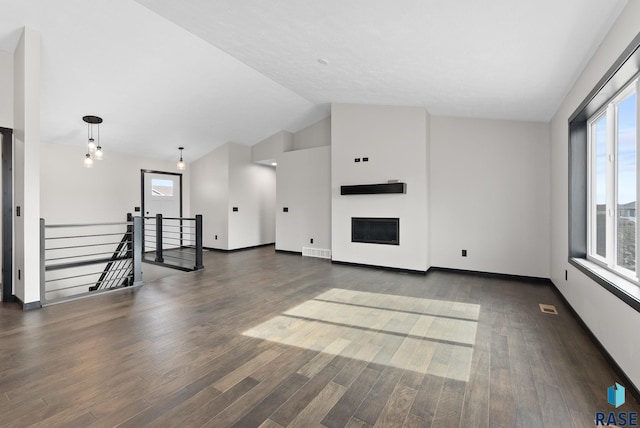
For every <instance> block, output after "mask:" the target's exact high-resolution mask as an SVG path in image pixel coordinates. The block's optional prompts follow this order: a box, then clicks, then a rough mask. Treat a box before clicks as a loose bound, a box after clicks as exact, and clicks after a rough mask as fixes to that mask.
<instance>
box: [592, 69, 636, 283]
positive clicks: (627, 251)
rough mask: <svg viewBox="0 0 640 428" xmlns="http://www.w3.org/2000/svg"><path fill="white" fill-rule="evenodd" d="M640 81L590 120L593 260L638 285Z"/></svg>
mask: <svg viewBox="0 0 640 428" xmlns="http://www.w3.org/2000/svg"><path fill="white" fill-rule="evenodd" d="M637 86H638V80H637V79H636V80H634V81H632V82H631V83H630V84H628V85H627V86H626V87H624V88H623V89H622V90H621V91H620V92H619V93H618V94H617V95H616V96H615V97H614V98H612V99H611V100H610V101H609V102H608V103H606V104H605V105H604V106H603V107H602V108H601V109H600V110H599V111H598V112H597V113H596V114H594V115H593V116H592V117H591V118H590V119H589V120H588V124H587V128H588V146H589V149H588V157H589V166H588V177H589V179H588V186H589V190H588V198H587V199H588V206H589V210H588V229H587V230H588V232H587V240H588V258H589V259H591V260H592V261H594V262H597V263H598V264H600V265H601V266H604V267H606V268H607V269H609V270H610V271H612V272H615V273H617V274H619V275H621V276H624V277H625V278H626V279H630V280H632V281H634V282H636V283H638V272H640V269H638V262H639V261H640V260H638V259H637V258H636V242H637V241H638V232H640V229H639V228H637V227H636V221H637V216H636V209H637V201H638V192H637V190H638V185H637V183H638V177H639V175H640V174H639V173H638V161H637V157H638V132H637V129H636V122H637V115H638V111H639V109H638V97H637V96H636V93H637Z"/></svg>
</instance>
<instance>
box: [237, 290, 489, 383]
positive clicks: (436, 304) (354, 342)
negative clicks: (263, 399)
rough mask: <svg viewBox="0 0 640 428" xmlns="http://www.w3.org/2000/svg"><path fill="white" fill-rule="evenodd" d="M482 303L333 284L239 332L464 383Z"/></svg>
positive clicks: (468, 369) (468, 370) (467, 374)
mask: <svg viewBox="0 0 640 428" xmlns="http://www.w3.org/2000/svg"><path fill="white" fill-rule="evenodd" d="M479 314H480V305H474V304H468V303H459V302H451V301H447V300H432V299H421V298H416V297H405V296H396V295H391V294H379V293H369V292H362V291H354V290H343V289H337V288H333V289H331V290H329V291H327V292H325V293H323V294H321V295H319V296H317V297H316V298H315V299H312V300H308V301H306V302H304V303H302V304H301V305H298V306H296V307H294V308H292V309H289V310H288V311H286V312H284V313H283V314H282V315H279V316H276V317H274V318H272V319H270V320H268V321H266V322H264V323H262V324H260V325H258V326H256V327H253V328H251V329H249V330H247V331H245V332H244V333H243V334H244V335H246V336H251V337H255V338H260V339H265V340H269V341H273V342H278V343H282V344H286V345H291V346H296V347H301V348H305V349H311V350H314V351H320V352H323V353H327V354H331V355H339V356H342V357H347V358H355V359H359V360H363V361H367V362H374V363H377V364H384V365H388V366H393V367H398V368H401V369H405V370H412V371H416V372H420V373H425V374H432V375H436V376H441V377H447V378H451V379H456V380H462V381H465V382H466V381H467V380H468V379H469V372H470V366H471V356H472V354H473V345H474V343H475V338H476V329H477V325H478V316H479Z"/></svg>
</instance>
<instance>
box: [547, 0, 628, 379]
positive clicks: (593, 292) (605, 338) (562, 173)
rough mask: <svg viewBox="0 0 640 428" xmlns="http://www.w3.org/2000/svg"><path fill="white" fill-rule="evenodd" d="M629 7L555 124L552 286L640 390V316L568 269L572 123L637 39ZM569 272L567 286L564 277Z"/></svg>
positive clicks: (568, 98)
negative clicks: (593, 92) (569, 136)
mask: <svg viewBox="0 0 640 428" xmlns="http://www.w3.org/2000/svg"><path fill="white" fill-rule="evenodd" d="M638 28H640V2H629V3H627V6H626V8H625V10H624V11H623V12H622V13H621V14H620V16H619V18H618V20H617V21H616V23H615V24H614V25H613V27H612V29H611V30H610V32H609V34H608V35H607V37H606V38H605V39H604V41H603V42H602V44H601V45H600V47H599V48H598V50H597V51H596V53H595V54H594V56H593V58H592V59H591V61H590V62H589V63H588V65H587V66H586V68H585V70H584V71H583V73H582V75H581V76H580V77H579V78H578V80H577V81H576V83H575V85H574V86H573V88H572V89H571V91H570V92H569V93H568V95H567V96H566V98H565V99H564V101H563V103H562V105H561V106H560V108H559V109H558V111H557V112H556V114H555V116H554V117H553V120H552V122H551V280H552V281H553V283H554V284H555V285H556V286H557V287H558V289H559V290H560V292H561V293H562V294H563V295H564V297H565V298H566V299H567V300H568V301H569V303H570V304H571V306H572V307H573V308H574V310H575V311H576V312H577V313H578V315H580V317H581V318H582V319H583V320H584V322H585V323H586V324H587V326H588V327H589V329H590V330H591V331H592V332H593V333H594V334H595V335H596V337H597V338H598V340H599V341H600V342H601V343H602V344H603V345H604V347H605V348H606V349H607V351H608V352H609V353H610V354H611V356H612V357H613V358H614V359H615V360H616V362H617V363H618V364H619V365H620V367H622V369H623V370H624V371H625V373H626V374H627V375H628V376H629V378H630V379H631V381H632V382H633V383H634V384H635V385H636V388H640V364H639V363H638V362H639V361H640V342H639V341H637V340H635V337H637V331H638V326H640V313H638V312H637V311H635V310H634V309H632V308H631V307H630V306H628V305H626V304H625V303H623V302H622V301H620V300H619V299H618V298H616V297H615V296H613V295H612V294H611V293H609V292H608V291H607V290H605V289H604V288H602V287H601V286H600V285H598V284H597V283H595V282H594V281H592V280H590V279H589V278H588V277H587V276H586V275H584V274H582V273H581V272H580V271H578V270H577V269H575V268H574V267H573V266H571V265H570V264H569V263H568V233H569V232H568V190H567V189H568V182H567V179H568V178H567V177H568V162H569V160H568V125H567V122H568V119H569V117H570V115H571V114H572V113H573V112H574V111H575V109H576V108H577V107H578V105H579V104H580V103H581V102H582V100H584V98H585V97H586V96H587V94H588V93H589V92H590V91H591V90H592V89H593V88H594V87H595V85H596V83H597V82H598V80H600V79H601V78H602V77H603V76H604V74H605V73H606V71H607V70H608V69H609V67H610V66H611V65H612V64H613V63H614V61H615V60H616V59H617V58H618V57H619V56H620V55H621V54H622V52H623V50H624V49H625V48H626V47H627V46H628V44H629V43H631V41H632V40H633V38H634V37H635V36H636V34H637V33H638ZM565 270H567V271H568V280H566V281H565V279H564V278H565V277H564V273H565Z"/></svg>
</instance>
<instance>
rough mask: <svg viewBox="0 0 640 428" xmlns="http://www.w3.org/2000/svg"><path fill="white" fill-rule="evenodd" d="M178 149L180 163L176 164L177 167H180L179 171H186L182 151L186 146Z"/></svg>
mask: <svg viewBox="0 0 640 428" xmlns="http://www.w3.org/2000/svg"><path fill="white" fill-rule="evenodd" d="M178 150H180V160H179V161H178V165H176V168H178V170H179V171H184V168H185V165H184V161H183V160H182V151H183V150H184V147H178Z"/></svg>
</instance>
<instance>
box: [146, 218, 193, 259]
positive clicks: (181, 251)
mask: <svg viewBox="0 0 640 428" xmlns="http://www.w3.org/2000/svg"><path fill="white" fill-rule="evenodd" d="M143 221H144V237H143V242H144V243H143V259H142V260H143V261H144V262H146V263H152V264H156V265H160V266H165V267H168V268H172V269H178V270H183V271H194V270H200V269H204V265H203V263H202V251H203V247H202V215H196V216H195V217H194V218H186V217H163V216H162V214H157V215H156V216H154V217H144V218H143Z"/></svg>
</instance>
